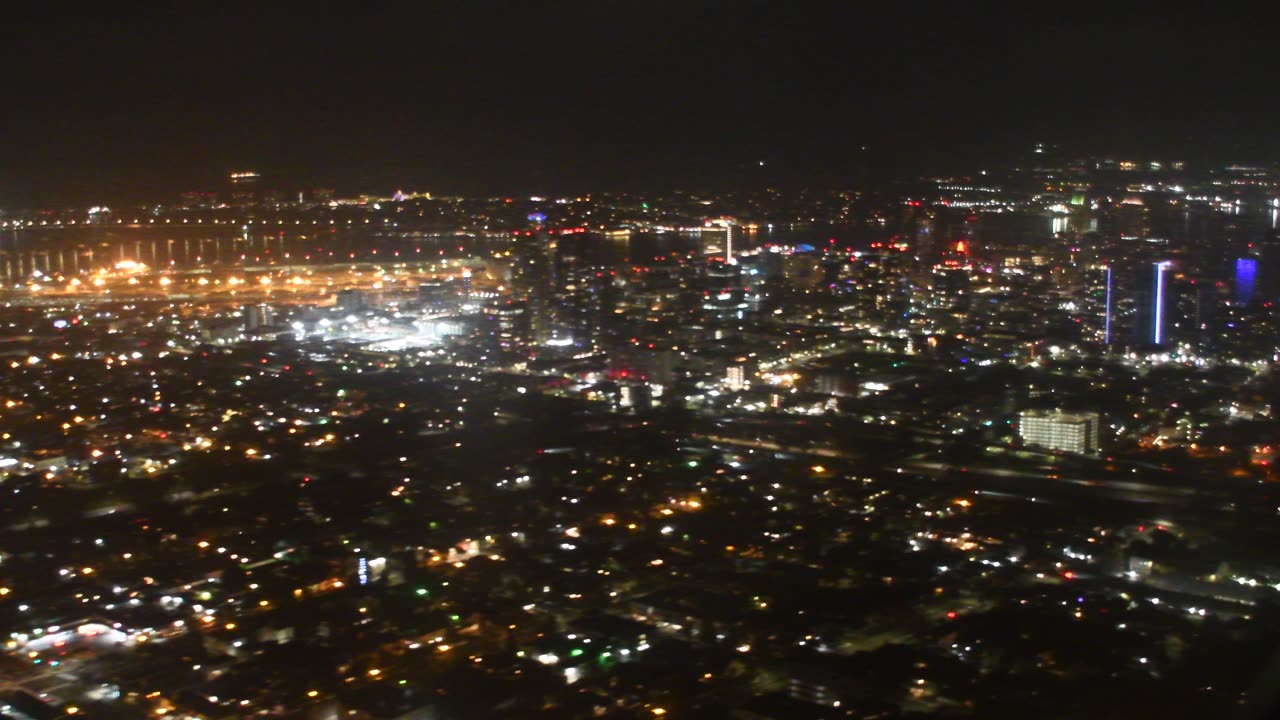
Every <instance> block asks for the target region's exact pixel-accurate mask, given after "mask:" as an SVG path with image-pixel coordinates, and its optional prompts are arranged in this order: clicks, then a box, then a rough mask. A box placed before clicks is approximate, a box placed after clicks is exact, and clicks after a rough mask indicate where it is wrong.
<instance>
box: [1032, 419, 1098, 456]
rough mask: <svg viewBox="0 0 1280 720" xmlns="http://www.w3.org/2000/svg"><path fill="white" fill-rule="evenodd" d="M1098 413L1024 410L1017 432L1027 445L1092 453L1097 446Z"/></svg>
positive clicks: (1095, 450)
mask: <svg viewBox="0 0 1280 720" xmlns="http://www.w3.org/2000/svg"><path fill="white" fill-rule="evenodd" d="M1100 423H1101V421H1100V419H1099V417H1098V413H1096V412H1090V413H1066V412H1062V411H1061V410H1048V411H1046V410H1026V411H1024V412H1022V413H1021V414H1020V415H1019V416H1018V435H1019V436H1020V437H1021V438H1022V442H1024V443H1026V444H1027V445H1034V446H1037V447H1042V448H1047V449H1049V450H1063V451H1066V452H1073V453H1080V454H1093V453H1096V452H1098V450H1099V449H1100V446H1099V440H1098V427H1099V425H1100Z"/></svg>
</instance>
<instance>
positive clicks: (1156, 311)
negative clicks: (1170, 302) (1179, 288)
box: [1151, 260, 1173, 345]
mask: <svg viewBox="0 0 1280 720" xmlns="http://www.w3.org/2000/svg"><path fill="white" fill-rule="evenodd" d="M1172 265H1173V263H1171V262H1169V261H1168V260H1164V261H1161V262H1158V263H1154V267H1155V273H1156V292H1155V300H1154V302H1153V303H1152V304H1153V305H1154V307H1153V309H1152V317H1153V318H1154V322H1153V323H1152V324H1151V325H1152V327H1151V342H1152V344H1154V345H1159V344H1160V343H1162V342H1164V271H1165V270H1168V269H1169V267H1170V266H1172Z"/></svg>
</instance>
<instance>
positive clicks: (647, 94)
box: [0, 0, 1280, 207]
mask: <svg viewBox="0 0 1280 720" xmlns="http://www.w3.org/2000/svg"><path fill="white" fill-rule="evenodd" d="M886 4H887V3H886ZM26 5H27V6H28V7H26V9H21V10H17V11H10V13H9V16H8V17H7V18H6V21H5V23H4V26H5V29H6V32H5V33H4V34H3V38H2V41H0V67H2V68H3V71H2V72H3V77H4V79H5V82H4V83H3V84H2V85H0V87H2V88H3V92H4V100H3V110H2V111H0V133H2V134H0V137H2V138H3V140H4V147H3V151H2V152H0V206H8V207H12V206H15V205H22V204H56V203H70V202H95V201H111V202H118V201H123V200H134V199H151V200H168V199H172V198H173V197H174V196H176V194H177V193H178V192H180V191H182V190H188V189H209V190H218V189H222V188H223V185H222V182H223V178H224V177H225V174H226V173H227V172H229V171H231V170H235V169H241V168H251V169H257V170H259V171H260V172H262V173H263V174H264V175H265V176H267V178H268V179H269V180H270V181H271V182H272V184H277V185H279V186H281V187H283V188H295V187H299V186H306V187H310V186H336V187H337V188H338V189H339V190H342V191H354V190H386V189H394V188H395V187H397V186H403V187H406V188H418V189H429V190H435V191H440V192H449V191H464V192H475V191H490V190H492V191H497V192H508V191H509V192H525V191H530V192H532V191H543V190H546V191H551V190H565V191H574V190H583V189H592V188H645V187H686V186H692V185H715V184H728V183H734V182H739V181H741V179H742V177H743V175H744V174H745V173H747V172H750V171H751V170H750V167H751V166H752V165H755V164H756V163H757V161H759V160H766V161H768V163H769V164H768V166H767V170H766V171H765V172H768V173H770V174H771V177H770V179H771V180H776V181H779V182H792V183H826V182H842V181H846V180H849V179H855V178H861V177H866V176H868V175H869V174H873V173H882V172H894V173H899V172H910V171H913V170H917V169H928V170H935V169H936V170H949V169H958V168H968V167H975V166H976V165H977V164H985V163H996V162H997V161H998V160H999V159H1001V158H1004V157H1007V156H1010V155H1012V154H1013V153H1015V152H1018V151H1021V150H1025V148H1026V147H1027V146H1028V145H1029V143H1031V142H1032V141H1035V140H1048V141H1057V142H1061V143H1064V144H1066V145H1068V146H1070V147H1075V148H1079V149H1081V150H1089V149H1095V148H1096V149H1098V150H1102V151H1112V152H1124V153H1133V154H1151V153H1161V154H1164V155H1165V156H1166V157H1171V156H1179V157H1194V156H1197V155H1198V154H1207V155H1212V156H1214V157H1222V158H1233V159H1235V158H1238V159H1242V160H1250V161H1269V160H1270V159H1271V158H1272V153H1274V152H1275V151H1276V150H1277V146H1278V144H1280V143H1277V140H1276V138H1277V133H1276V131H1275V127H1276V122H1275V118H1276V116H1277V110H1280V89H1277V86H1276V84H1275V82H1274V81H1273V80H1272V78H1271V76H1272V75H1274V73H1275V72H1277V71H1280V62H1277V58H1280V52H1277V48H1278V42H1280V41H1278V38H1277V34H1276V32H1275V31H1274V28H1275V23H1274V22H1273V21H1274V20H1275V13H1274V12H1271V13H1270V14H1269V15H1268V16H1267V17H1260V16H1258V15H1256V14H1249V13H1247V12H1245V11H1244V10H1243V7H1244V6H1237V7H1235V8H1225V7H1222V8H1218V9H1209V8H1206V9H1203V10H1201V11H1199V12H1194V13H1193V12H1186V11H1176V10H1170V9H1167V8H1163V9H1162V8H1160V7H1159V6H1157V5H1154V4H1153V5H1151V6H1141V7H1139V6H1128V5H1123V6H1119V8H1118V9H1117V7H1114V6H1112V5H1111V4H1093V3H1082V2H1056V3H1023V4H1022V5H1026V6H1028V7H1021V6H1017V7H1016V9H1011V8H1010V7H1009V6H1008V4H990V5H987V4H983V3H976V2H947V3H936V4H935V3H918V2H902V3H893V8H892V9H874V10H873V9H868V8H865V7H861V6H863V5H869V4H865V3H854V2H847V3H844V2H842V3H805V2H798V1H797V2H777V3H763V2H752V1H750V0H722V1H720V2H711V1H709V0H671V1H669V2H668V1H661V0H655V1H652V2H643V3H640V2H636V3H632V2H624V1H617V2H614V1H609V0H593V1H582V2H577V1H574V2H553V1H550V0H548V1H546V2H543V1H533V0H521V1H513V2H489V1H486V0H465V1H464V0H458V1H456V2H437V3H424V2H418V3H404V4H391V3H373V2H368V3H366V2H348V3H345V4H344V5H341V6H338V7H340V8H341V9H331V5H330V4H328V3H315V2H313V3H296V4H295V3H284V2H280V3H276V2H262V3H252V4H250V3H244V4H238V3H232V2H227V3H223V2H200V3H194V2H182V3H166V4H161V3H129V4H126V3H119V4H118V5H120V6H121V7H105V6H106V5H107V4H106V3H101V4H97V5H102V6H104V7H99V8H96V9H95V8H92V7H88V6H89V5H90V4H88V3H85V4H83V5H84V6H81V4H66V5H59V4H57V3H54V4H44V3H26ZM122 8H123V9H122ZM863 146H866V147H867V149H866V150H863V149H862V147H863ZM757 172H758V171H757Z"/></svg>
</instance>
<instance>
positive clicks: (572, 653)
mask: <svg viewBox="0 0 1280 720" xmlns="http://www.w3.org/2000/svg"><path fill="white" fill-rule="evenodd" d="M581 654H582V648H574V649H572V650H570V651H569V657H578V656H579V655H581Z"/></svg>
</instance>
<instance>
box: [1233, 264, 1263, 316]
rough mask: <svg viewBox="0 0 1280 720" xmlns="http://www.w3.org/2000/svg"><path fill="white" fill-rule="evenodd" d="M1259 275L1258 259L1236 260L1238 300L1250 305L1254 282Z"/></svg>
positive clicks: (1242, 303)
mask: <svg viewBox="0 0 1280 720" xmlns="http://www.w3.org/2000/svg"><path fill="white" fill-rule="evenodd" d="M1257 275H1258V261H1257V260H1254V259H1253V258H1240V259H1239V260H1236V302H1238V303H1240V304H1241V305H1248V304H1249V301H1251V300H1253V288H1254V282H1255V279H1256V278H1257Z"/></svg>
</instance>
